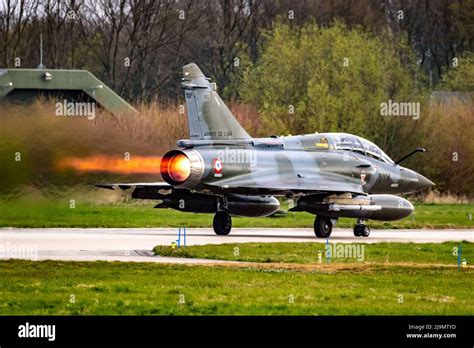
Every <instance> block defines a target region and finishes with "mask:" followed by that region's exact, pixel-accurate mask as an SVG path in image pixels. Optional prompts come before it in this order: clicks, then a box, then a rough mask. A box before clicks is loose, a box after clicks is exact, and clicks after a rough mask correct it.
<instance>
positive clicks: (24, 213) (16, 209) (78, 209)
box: [0, 200, 474, 228]
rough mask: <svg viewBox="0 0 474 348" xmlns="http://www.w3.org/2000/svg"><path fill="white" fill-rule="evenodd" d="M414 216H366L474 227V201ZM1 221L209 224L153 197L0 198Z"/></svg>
mask: <svg viewBox="0 0 474 348" xmlns="http://www.w3.org/2000/svg"><path fill="white" fill-rule="evenodd" d="M415 209H416V210H415V216H414V220H413V219H412V218H411V217H409V218H406V219H404V220H401V221H396V222H387V223H384V222H377V221H370V226H371V227H373V228H474V221H469V219H468V215H469V214H472V215H473V216H474V204H419V205H417V206H416V207H415ZM0 211H1V214H0V227H178V226H187V227H210V226H212V215H210V214H193V213H182V212H179V211H175V210H170V209H153V203H152V202H150V204H149V205H143V204H126V203H120V204H103V205H97V204H91V203H81V202H80V201H76V206H75V208H74V209H71V208H70V207H69V200H64V201H38V202H32V201H21V200H13V201H0ZM313 221H314V216H313V215H311V214H307V213H289V214H288V215H287V216H286V217H269V218H233V226H234V227H275V228H278V227H312V226H313ZM353 224H354V219H340V220H339V222H338V224H337V227H352V226H353Z"/></svg>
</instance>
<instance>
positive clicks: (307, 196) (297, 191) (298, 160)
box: [97, 64, 434, 238]
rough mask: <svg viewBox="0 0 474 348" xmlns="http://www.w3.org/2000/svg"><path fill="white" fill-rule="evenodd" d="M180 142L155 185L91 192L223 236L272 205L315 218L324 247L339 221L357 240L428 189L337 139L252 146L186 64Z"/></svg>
mask: <svg viewBox="0 0 474 348" xmlns="http://www.w3.org/2000/svg"><path fill="white" fill-rule="evenodd" d="M182 88H183V90H184V96H185V99H186V105H187V111H188V121H189V133H190V134H189V139H185V140H179V141H178V142H177V146H178V148H177V149H174V150H171V151H169V152H167V153H166V154H165V155H164V156H163V157H162V160H161V168H160V171H161V176H162V178H163V180H164V181H165V182H151V183H117V184H100V185H97V186H98V187H102V188H109V189H115V188H121V189H123V190H127V189H133V192H132V197H133V198H137V199H156V200H159V201H160V203H159V204H158V205H157V206H156V207H155V208H172V209H176V210H180V211H184V212H194V213H212V214H215V216H214V220H213V227H214V231H215V233H216V234H218V235H228V234H229V233H230V231H231V228H232V216H248V217H262V216H269V215H272V214H274V213H275V212H277V211H278V210H279V207H280V203H279V200H278V199H277V198H276V197H285V199H286V200H291V201H292V202H293V204H292V207H291V209H290V210H291V211H305V212H309V213H311V214H315V215H316V218H315V221H314V232H315V234H316V236H317V237H319V238H328V237H329V236H330V235H331V232H332V228H333V226H334V225H335V224H336V222H337V219H338V218H339V217H349V218H355V219H357V223H356V225H355V227H354V235H355V236H363V237H367V236H369V234H370V229H369V227H368V226H366V225H365V221H367V220H369V219H372V220H383V221H391V220H399V219H402V218H405V217H407V216H409V215H410V214H411V213H412V212H413V205H412V204H411V203H410V202H409V201H407V200H406V199H404V198H402V197H400V196H397V194H403V193H411V192H415V191H419V190H423V189H425V188H429V187H431V186H432V185H434V183H433V182H431V181H430V180H428V179H427V178H425V177H424V176H422V175H420V174H418V173H416V172H414V171H412V170H410V169H407V168H404V167H402V166H400V165H399V162H401V161H402V160H404V159H405V158H407V157H409V156H411V155H412V154H414V153H415V152H419V151H424V149H420V148H419V149H416V150H415V151H413V152H412V153H410V154H408V155H407V156H405V157H403V158H402V159H401V160H399V161H397V162H394V161H392V160H391V159H390V157H389V156H387V155H386V154H385V153H384V152H383V151H382V150H381V149H380V148H379V147H378V146H376V145H375V144H373V143H372V142H370V141H368V140H366V139H363V138H361V137H358V136H355V135H351V134H345V133H315V134H307V135H298V136H284V137H276V136H271V137H269V138H252V137H251V136H250V135H249V134H248V133H247V132H246V131H245V129H243V128H242V126H241V125H240V124H239V123H238V122H237V120H236V119H235V118H234V116H233V115H232V113H231V112H230V111H229V109H228V108H227V106H226V105H225V104H224V102H223V101H222V99H221V98H220V97H219V95H218V94H217V93H216V87H215V84H213V83H211V82H210V79H208V78H206V77H205V76H204V75H203V73H202V72H201V70H200V69H199V67H198V66H197V65H196V64H188V65H186V66H184V67H183V79H182Z"/></svg>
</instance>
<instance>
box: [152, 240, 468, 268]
mask: <svg viewBox="0 0 474 348" xmlns="http://www.w3.org/2000/svg"><path fill="white" fill-rule="evenodd" d="M332 243H333V242H331V245H334V244H332ZM336 244H337V243H336ZM460 244H462V246H461V259H466V260H474V243H470V242H462V243H460V242H447V243H423V244H420V243H373V244H359V245H358V247H359V250H358V251H357V250H356V249H352V254H351V255H350V256H351V257H337V254H336V255H334V256H333V257H330V260H329V261H330V262H331V263H350V262H356V261H359V262H366V263H367V262H368V263H375V264H390V263H406V262H410V263H417V264H444V265H456V264H457V262H458V256H457V255H458V254H457V251H458V250H459V249H460V248H459V245H460ZM337 245H339V246H341V247H342V246H344V245H349V244H341V243H339V244H337ZM350 245H353V244H350ZM354 246H355V245H354ZM362 247H363V249H362ZM325 248H326V246H325V245H324V244H315V243H233V244H208V245H193V246H188V247H186V248H179V249H173V248H171V247H170V246H163V245H159V246H156V247H155V248H154V249H153V250H154V252H155V254H157V255H161V256H173V257H188V258H203V259H214V260H229V261H247V262H272V263H301V264H311V263H313V264H314V263H317V262H318V252H322V260H323V262H324V263H326V262H327V261H328V260H327V258H326V257H325V254H326V249H325ZM336 248H337V247H336ZM333 252H334V253H337V249H336V251H333ZM357 259H358V260H357Z"/></svg>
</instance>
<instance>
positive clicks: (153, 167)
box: [57, 155, 161, 174]
mask: <svg viewBox="0 0 474 348" xmlns="http://www.w3.org/2000/svg"><path fill="white" fill-rule="evenodd" d="M160 163H161V157H159V156H130V159H129V160H128V161H127V160H126V159H125V158H123V157H116V156H102V155H99V156H90V157H68V158H64V159H61V160H60V161H59V162H57V167H58V168H59V169H74V170H76V171H80V172H109V173H121V174H160Z"/></svg>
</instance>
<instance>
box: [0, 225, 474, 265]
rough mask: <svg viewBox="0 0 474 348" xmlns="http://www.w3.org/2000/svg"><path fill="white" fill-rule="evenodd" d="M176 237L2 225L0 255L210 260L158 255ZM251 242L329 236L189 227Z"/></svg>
mask: <svg viewBox="0 0 474 348" xmlns="http://www.w3.org/2000/svg"><path fill="white" fill-rule="evenodd" d="M181 238H182V239H181V243H184V240H183V237H181ZM177 239H178V229H177V228H1V229H0V259H9V258H22V259H32V260H48V259H49V260H75V261H94V260H108V261H135V262H162V263H193V264H199V263H208V262H209V260H199V259H177V258H169V257H157V256H153V253H152V252H151V249H153V247H154V246H155V245H160V244H161V245H171V243H172V242H173V241H176V240H177ZM463 240H465V241H470V242H474V230H429V229H426V230H409V229H407V230H372V231H371V235H370V237H368V238H364V237H355V236H354V235H353V233H352V230H351V229H341V228H336V229H334V230H333V233H332V235H331V238H330V242H333V243H334V242H337V243H377V242H414V243H428V242H431V243H442V242H446V241H463ZM246 242H264V243H265V242H299V243H325V242H326V240H325V239H317V238H316V237H315V236H314V232H313V230H312V229H310V228H291V229H287V228H281V229H267V228H234V229H233V230H232V232H231V234H230V235H228V236H217V235H215V234H214V232H213V231H212V229H209V228H189V229H187V233H186V245H188V246H189V245H201V244H222V243H246Z"/></svg>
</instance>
